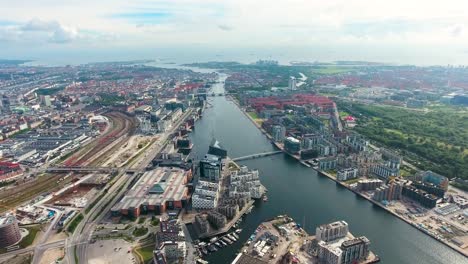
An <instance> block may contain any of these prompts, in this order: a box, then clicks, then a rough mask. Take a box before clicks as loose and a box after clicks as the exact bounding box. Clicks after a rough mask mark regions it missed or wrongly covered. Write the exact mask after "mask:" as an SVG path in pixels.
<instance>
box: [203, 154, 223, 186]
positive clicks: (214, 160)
mask: <svg viewBox="0 0 468 264" xmlns="http://www.w3.org/2000/svg"><path fill="white" fill-rule="evenodd" d="M221 171H222V161H221V160H220V158H219V157H218V156H216V155H211V154H206V155H205V158H203V159H202V160H201V161H200V180H203V181H210V182H218V181H219V179H220V178H221Z"/></svg>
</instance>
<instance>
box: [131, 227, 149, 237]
mask: <svg viewBox="0 0 468 264" xmlns="http://www.w3.org/2000/svg"><path fill="white" fill-rule="evenodd" d="M147 233H148V228H146V227H140V228H135V230H133V233H132V234H133V235H134V236H136V237H140V236H144V235H146V234H147Z"/></svg>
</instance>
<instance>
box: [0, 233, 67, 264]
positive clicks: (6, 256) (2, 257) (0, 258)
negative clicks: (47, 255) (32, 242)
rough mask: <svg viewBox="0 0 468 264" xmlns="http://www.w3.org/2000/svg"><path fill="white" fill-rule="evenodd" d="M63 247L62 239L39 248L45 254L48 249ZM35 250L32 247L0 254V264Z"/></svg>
mask: <svg viewBox="0 0 468 264" xmlns="http://www.w3.org/2000/svg"><path fill="white" fill-rule="evenodd" d="M63 246H65V240H64V239H62V240H57V241H54V242H50V243H47V244H42V245H41V248H42V250H43V251H44V252H45V251H46V250H48V249H52V248H60V247H63ZM36 248H37V246H32V247H28V248H23V249H18V250H14V251H10V252H8V253H5V254H2V255H0V262H2V261H6V260H7V259H9V258H11V257H14V256H16V255H20V254H25V253H28V252H31V251H35V250H36Z"/></svg>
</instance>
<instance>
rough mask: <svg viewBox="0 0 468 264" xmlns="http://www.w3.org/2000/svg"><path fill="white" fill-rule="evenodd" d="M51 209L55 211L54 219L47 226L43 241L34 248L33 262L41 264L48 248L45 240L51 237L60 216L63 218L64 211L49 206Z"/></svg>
mask: <svg viewBox="0 0 468 264" xmlns="http://www.w3.org/2000/svg"><path fill="white" fill-rule="evenodd" d="M47 209H49V210H53V211H54V212H55V215H54V220H53V221H52V222H51V223H50V224H49V227H48V228H47V230H46V232H45V233H44V235H43V236H42V237H41V241H40V242H39V244H38V245H37V246H36V249H35V250H34V256H33V260H32V262H31V263H32V264H39V262H41V258H42V254H44V252H45V251H46V250H47V249H48V248H47V247H45V245H44V244H45V242H46V241H47V240H48V239H49V236H50V232H51V231H52V230H53V228H54V226H55V225H56V224H57V223H58V221H60V218H62V215H63V212H62V211H59V210H57V209H54V208H47Z"/></svg>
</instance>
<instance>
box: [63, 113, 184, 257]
mask: <svg viewBox="0 0 468 264" xmlns="http://www.w3.org/2000/svg"><path fill="white" fill-rule="evenodd" d="M192 111H193V109H189V110H187V111H186V112H185V113H184V114H183V115H182V116H181V117H180V118H179V119H178V120H177V122H176V123H175V124H174V125H173V126H172V128H171V129H170V131H166V132H165V133H163V134H162V136H161V137H160V138H159V139H158V141H157V142H154V143H153V144H152V145H151V146H150V147H148V149H147V150H146V151H145V152H146V153H145V154H144V155H143V154H142V155H141V156H140V157H139V158H138V159H137V160H135V163H134V164H129V165H128V167H131V168H135V169H137V170H140V171H144V169H145V168H146V167H147V166H148V165H149V164H150V163H151V161H152V160H153V159H154V158H155V156H156V155H157V154H159V153H160V152H161V151H162V150H163V149H164V147H165V146H166V144H167V142H168V141H167V140H168V138H169V136H170V135H172V134H173V133H174V132H176V131H177V130H178V129H179V126H180V125H181V124H182V123H183V122H184V121H185V119H186V118H187V117H189V116H190V114H191V113H192ZM133 165H135V166H133ZM137 175H138V174H137ZM116 179H117V180H116V181H115V183H114V184H113V185H112V186H111V188H110V189H109V191H108V192H107V194H106V195H105V196H104V197H103V198H102V199H101V200H100V201H99V202H98V203H97V204H96V205H95V206H94V207H93V209H91V211H90V212H89V213H88V214H87V215H85V217H84V219H83V220H82V221H81V222H80V224H79V225H78V226H77V228H76V229H75V232H74V233H73V234H72V235H71V236H70V237H69V238H68V239H67V244H66V259H67V262H68V263H69V264H75V263H76V259H75V250H76V258H77V260H78V263H79V264H81V263H85V264H86V263H88V258H87V252H88V245H89V243H90V241H91V238H92V235H93V231H94V229H95V227H96V226H97V224H98V223H99V222H100V221H101V220H102V219H103V218H104V217H105V215H106V214H107V212H108V211H109V210H110V209H111V208H112V206H113V205H114V204H115V203H116V202H117V201H119V200H120V199H121V197H122V196H123V195H124V193H125V192H126V191H127V189H128V188H129V185H130V183H131V179H133V176H129V175H127V174H126V173H122V172H121V173H120V174H119V175H118V176H117V177H116ZM109 201H110V202H109ZM75 245H76V246H75Z"/></svg>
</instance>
